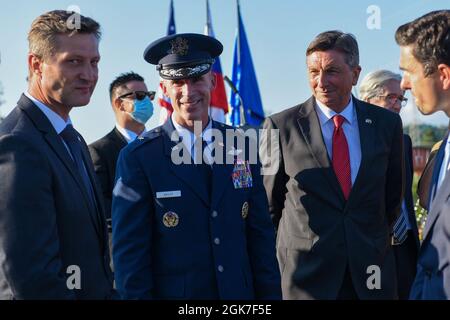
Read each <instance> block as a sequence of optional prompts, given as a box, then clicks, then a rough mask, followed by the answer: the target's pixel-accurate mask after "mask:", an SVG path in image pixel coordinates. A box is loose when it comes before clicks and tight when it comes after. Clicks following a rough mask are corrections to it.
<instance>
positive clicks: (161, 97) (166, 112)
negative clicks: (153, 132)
mask: <svg viewBox="0 0 450 320" xmlns="http://www.w3.org/2000/svg"><path fill="white" fill-rule="evenodd" d="M175 33H177V32H176V28H175V14H174V10H173V0H170V9H169V25H168V26H167V35H168V36H170V35H171V34H175ZM161 81H162V79H160V82H159V87H158V90H157V91H158V93H157V97H158V104H159V106H160V107H161V111H160V113H159V124H163V123H164V122H166V120H167V119H169V117H170V116H171V115H172V112H173V108H172V102H171V101H170V98H169V97H168V96H166V95H165V94H164V93H163V89H162V83H161Z"/></svg>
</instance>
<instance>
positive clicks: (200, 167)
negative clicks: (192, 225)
mask: <svg viewBox="0 0 450 320" xmlns="http://www.w3.org/2000/svg"><path fill="white" fill-rule="evenodd" d="M207 146H208V143H207V142H206V141H205V140H203V139H202V150H201V153H200V150H198V149H197V150H196V151H197V152H196V156H195V159H194V164H195V168H196V169H197V172H198V174H199V177H200V179H201V181H203V183H204V184H205V186H206V189H207V191H208V196H209V199H211V188H212V168H211V165H210V164H208V163H206V162H205V160H204V157H203V155H204V154H205V149H206V148H207ZM198 147H199V146H198V145H197V141H196V143H194V145H193V148H198ZM193 154H194V153H192V155H193ZM193 158H194V157H193Z"/></svg>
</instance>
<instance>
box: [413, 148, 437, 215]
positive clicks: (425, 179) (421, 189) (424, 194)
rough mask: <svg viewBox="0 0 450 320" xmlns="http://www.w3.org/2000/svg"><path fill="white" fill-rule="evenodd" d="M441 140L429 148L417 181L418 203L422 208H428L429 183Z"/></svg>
mask: <svg viewBox="0 0 450 320" xmlns="http://www.w3.org/2000/svg"><path fill="white" fill-rule="evenodd" d="M441 143H442V140H441V141H439V142H438V143H436V144H435V145H434V146H433V148H432V149H431V152H430V155H429V156H428V160H427V164H426V165H425V168H424V169H423V172H422V175H421V176H420V179H419V182H418V183H417V195H418V196H419V204H420V205H421V207H422V208H424V209H426V210H428V205H429V194H428V193H429V191H430V185H431V176H432V175H433V168H434V162H435V160H436V159H435V157H436V154H437V152H438V150H439V147H440V145H441Z"/></svg>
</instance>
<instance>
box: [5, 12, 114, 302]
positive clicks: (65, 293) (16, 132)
mask: <svg viewBox="0 0 450 320" xmlns="http://www.w3.org/2000/svg"><path fill="white" fill-rule="evenodd" d="M71 15H72V13H68V12H66V11H62V10H61V11H59V10H56V11H51V12H48V13H45V14H43V15H41V16H39V17H38V18H37V19H36V20H34V22H33V24H32V26H31V30H30V32H29V35H28V39H29V54H28V67H29V87H28V92H26V93H24V95H22V97H21V98H20V100H19V102H18V104H17V107H15V108H14V109H13V110H12V111H11V113H10V114H9V115H8V116H7V117H6V119H5V120H4V121H3V122H2V123H1V125H0V177H1V178H0V180H1V183H0V195H1V201H0V230H1V232H0V298H1V299H107V298H110V297H112V294H113V285H112V283H113V279H112V273H111V270H110V268H109V255H108V251H109V250H108V243H107V236H106V223H105V218H104V214H103V206H102V199H101V193H100V188H99V186H98V185H97V184H96V183H95V173H94V171H93V166H92V160H91V158H90V156H89V152H88V148H87V146H86V143H85V142H84V140H83V138H82V137H81V135H80V134H79V133H78V132H76V130H75V129H74V128H73V125H72V122H71V120H70V117H69V112H70V110H71V109H72V107H76V106H84V105H86V104H88V103H89V100H90V97H91V95H92V92H93V90H94V88H95V85H96V83H97V78H98V68H97V63H98V61H99V59H100V56H99V52H98V44H99V39H100V32H99V25H98V23H97V22H95V21H94V20H92V19H90V18H87V17H84V16H81V15H80V27H79V28H78V29H76V30H73V29H72V28H69V26H70V24H67V23H66V21H68V19H69V18H70V17H71Z"/></svg>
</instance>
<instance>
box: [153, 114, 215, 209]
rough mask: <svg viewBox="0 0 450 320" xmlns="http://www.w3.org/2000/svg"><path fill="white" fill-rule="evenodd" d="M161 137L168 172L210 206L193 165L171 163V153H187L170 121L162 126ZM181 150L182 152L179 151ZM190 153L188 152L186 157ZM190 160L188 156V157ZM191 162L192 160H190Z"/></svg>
mask: <svg viewBox="0 0 450 320" xmlns="http://www.w3.org/2000/svg"><path fill="white" fill-rule="evenodd" d="M162 130H163V137H164V154H165V155H166V157H167V163H168V166H169V169H170V171H172V173H173V174H174V175H175V176H177V177H178V178H179V179H180V180H182V181H183V182H184V183H185V184H186V185H187V186H188V187H189V188H191V190H192V191H193V192H194V193H195V194H197V196H198V197H199V198H200V199H201V200H202V201H203V202H204V203H205V204H206V205H207V206H209V205H210V199H209V195H208V194H209V190H207V186H205V185H203V184H200V185H199V183H198V179H197V175H196V171H195V169H196V168H195V166H194V164H193V163H190V164H189V163H185V164H183V163H181V164H175V163H174V162H173V161H172V152H174V153H175V154H177V155H178V154H180V152H187V150H185V148H184V144H183V142H181V141H180V139H179V136H178V133H177V131H176V130H175V128H174V126H173V124H172V120H171V119H169V120H168V121H166V122H165V123H164V125H163V126H162ZM171 137H173V138H174V140H175V141H172V140H171ZM181 149H183V151H181ZM189 154H190V153H189V152H188V155H189ZM189 159H190V156H189ZM190 161H192V160H190Z"/></svg>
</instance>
